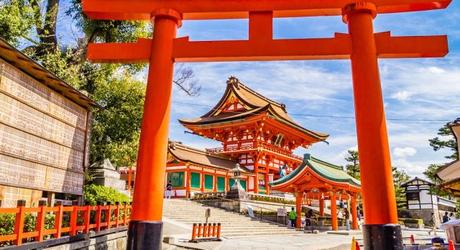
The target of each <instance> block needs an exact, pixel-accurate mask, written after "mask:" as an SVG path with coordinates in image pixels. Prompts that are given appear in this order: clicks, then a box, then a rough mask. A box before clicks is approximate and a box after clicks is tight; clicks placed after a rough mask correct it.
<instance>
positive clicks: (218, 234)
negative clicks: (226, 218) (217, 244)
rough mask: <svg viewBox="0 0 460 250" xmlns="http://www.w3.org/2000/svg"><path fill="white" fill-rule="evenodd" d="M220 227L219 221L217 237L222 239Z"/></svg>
mask: <svg viewBox="0 0 460 250" xmlns="http://www.w3.org/2000/svg"><path fill="white" fill-rule="evenodd" d="M220 229H221V226H220V223H217V239H220Z"/></svg>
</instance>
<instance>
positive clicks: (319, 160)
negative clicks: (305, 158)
mask: <svg viewBox="0 0 460 250" xmlns="http://www.w3.org/2000/svg"><path fill="white" fill-rule="evenodd" d="M308 155H309V156H310V157H309V159H310V160H313V161H316V162H318V163H321V164H323V165H326V166H329V167H332V168H335V169H338V170H342V171H343V166H339V165H335V164H332V163H330V162H327V161H323V160H321V159H318V158H316V157H313V156H312V155H310V154H308Z"/></svg>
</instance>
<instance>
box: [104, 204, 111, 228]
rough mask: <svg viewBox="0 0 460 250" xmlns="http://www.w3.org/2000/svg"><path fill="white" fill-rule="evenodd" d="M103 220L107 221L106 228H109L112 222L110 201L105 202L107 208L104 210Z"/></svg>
mask: <svg viewBox="0 0 460 250" xmlns="http://www.w3.org/2000/svg"><path fill="white" fill-rule="evenodd" d="M105 220H106V221H107V229H109V228H110V223H111V222H112V203H110V202H107V210H106V211H105Z"/></svg>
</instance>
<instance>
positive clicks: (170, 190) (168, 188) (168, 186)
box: [166, 181, 172, 199]
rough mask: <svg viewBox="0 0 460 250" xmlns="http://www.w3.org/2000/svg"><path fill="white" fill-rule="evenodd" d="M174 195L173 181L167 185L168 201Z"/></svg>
mask: <svg viewBox="0 0 460 250" xmlns="http://www.w3.org/2000/svg"><path fill="white" fill-rule="evenodd" d="M171 195H172V184H171V181H168V184H167V185H166V199H171Z"/></svg>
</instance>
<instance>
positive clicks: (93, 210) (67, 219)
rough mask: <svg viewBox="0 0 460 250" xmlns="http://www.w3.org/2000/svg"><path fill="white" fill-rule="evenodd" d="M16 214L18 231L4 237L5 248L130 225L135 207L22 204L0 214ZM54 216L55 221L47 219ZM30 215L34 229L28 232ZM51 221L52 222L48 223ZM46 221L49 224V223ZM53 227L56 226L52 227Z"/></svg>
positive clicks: (15, 225)
mask: <svg viewBox="0 0 460 250" xmlns="http://www.w3.org/2000/svg"><path fill="white" fill-rule="evenodd" d="M5 214H13V215H15V218H14V231H13V233H12V234H7V235H0V246H1V245H5V244H7V245H17V246H19V245H21V244H23V242H24V241H26V242H33V241H35V242H41V241H44V240H47V239H57V238H60V237H63V236H75V235H77V234H82V233H83V234H87V233H89V232H90V231H95V232H99V231H102V230H106V229H111V228H117V227H122V226H123V227H124V226H127V225H128V222H129V217H130V214H131V205H129V204H122V205H121V204H118V203H117V204H115V205H110V204H109V205H97V206H89V205H88V206H63V205H61V204H57V205H56V206H54V207H48V206H46V204H45V203H44V202H40V204H39V206H38V207H25V201H22V200H20V201H18V205H17V207H15V208H0V215H5ZM47 215H54V219H53V218H51V219H47V218H46V216H47ZM26 216H33V221H35V223H34V224H35V226H34V230H32V231H31V230H27V231H26V230H24V226H25V222H26ZM46 220H48V221H46ZM45 222H46V223H45ZM50 225H53V226H50Z"/></svg>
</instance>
